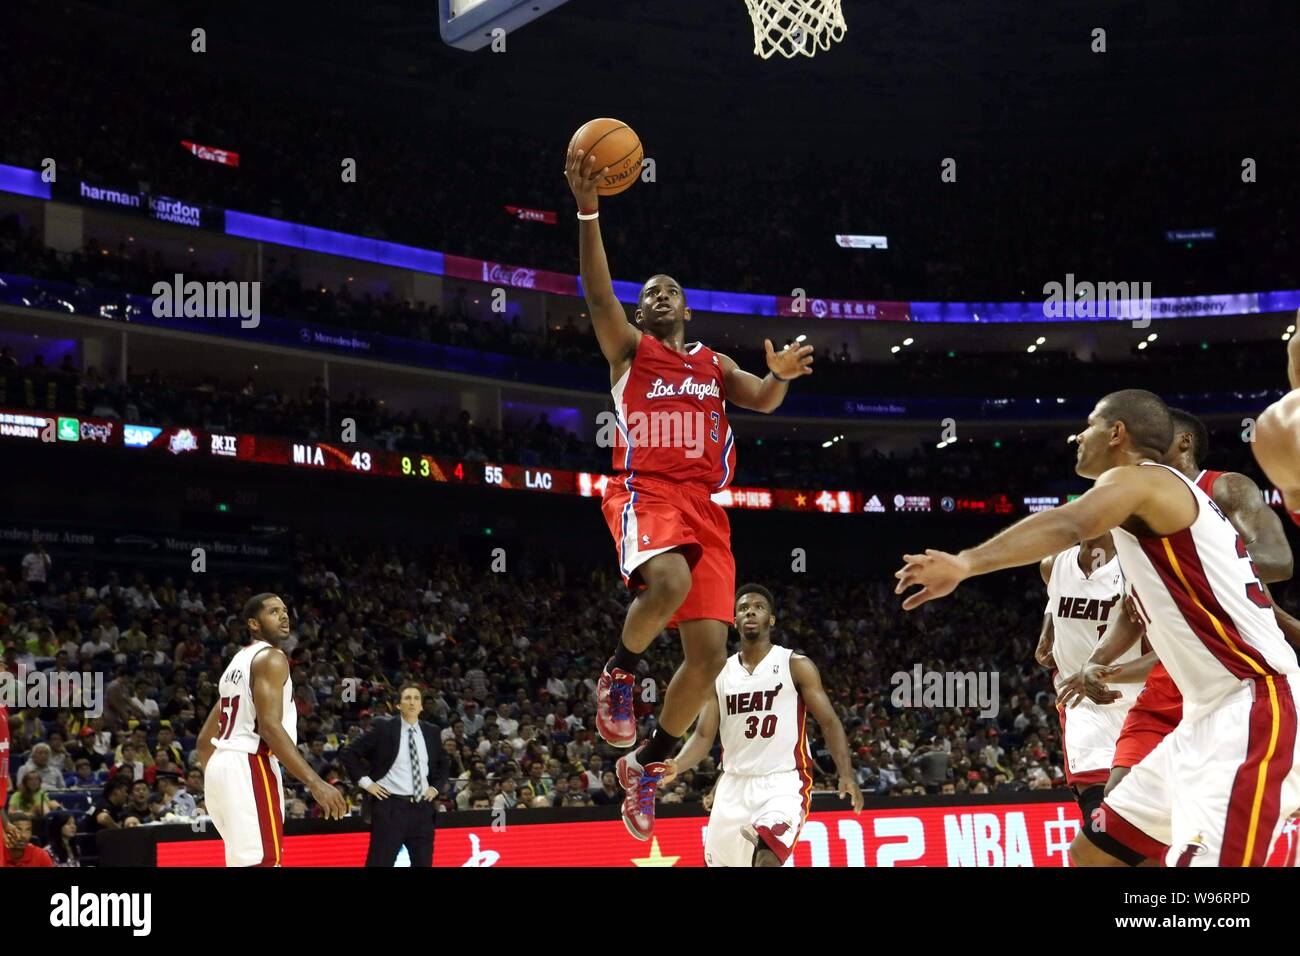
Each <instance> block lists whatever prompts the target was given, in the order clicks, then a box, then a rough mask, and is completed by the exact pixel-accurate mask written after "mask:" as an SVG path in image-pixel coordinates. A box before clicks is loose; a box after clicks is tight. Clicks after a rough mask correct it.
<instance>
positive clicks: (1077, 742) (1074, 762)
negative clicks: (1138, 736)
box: [1057, 699, 1133, 788]
mask: <svg viewBox="0 0 1300 956" xmlns="http://www.w3.org/2000/svg"><path fill="white" fill-rule="evenodd" d="M1132 706H1133V701H1132V700H1131V699H1130V700H1128V701H1116V702H1115V703H1113V704H1106V705H1104V706H1102V705H1098V704H1094V703H1093V702H1092V701H1090V700H1084V701H1082V702H1081V703H1080V704H1079V705H1078V706H1077V707H1058V708H1057V712H1058V713H1059V714H1060V715H1061V732H1062V736H1063V738H1064V739H1063V740H1062V742H1061V746H1062V749H1063V750H1064V752H1065V782H1066V783H1068V784H1069V785H1070V786H1072V787H1074V786H1077V787H1080V788H1083V787H1090V786H1093V785H1095V784H1104V783H1105V782H1106V781H1107V780H1109V779H1110V768H1111V764H1112V763H1114V760H1115V744H1116V742H1117V741H1118V740H1119V735H1120V731H1121V730H1123V729H1124V718H1125V717H1127V716H1128V712H1129V709H1130V708H1131V707H1132Z"/></svg>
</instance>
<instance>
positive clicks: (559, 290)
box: [443, 255, 578, 296]
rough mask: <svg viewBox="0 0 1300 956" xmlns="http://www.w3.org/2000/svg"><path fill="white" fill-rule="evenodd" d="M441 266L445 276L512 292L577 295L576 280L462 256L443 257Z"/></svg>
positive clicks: (552, 273) (570, 276) (541, 270)
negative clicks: (501, 287) (519, 290)
mask: <svg viewBox="0 0 1300 956" xmlns="http://www.w3.org/2000/svg"><path fill="white" fill-rule="evenodd" d="M443 263H444V271H445V273H446V274H447V275H449V276H454V277H455V278H457V279H471V280H473V281H474V282H486V283H488V284H489V285H495V286H508V287H510V288H514V289H536V290H537V291H538V292H554V293H556V294H557V295H572V296H576V295H578V277H577V276H572V275H564V274H563V273H560V272H547V271H546V270H545V269H529V268H527V267H525V266H512V265H506V264H505V263H502V262H488V261H486V260H483V259H469V258H466V257H465V256H453V255H447V256H444V257H443Z"/></svg>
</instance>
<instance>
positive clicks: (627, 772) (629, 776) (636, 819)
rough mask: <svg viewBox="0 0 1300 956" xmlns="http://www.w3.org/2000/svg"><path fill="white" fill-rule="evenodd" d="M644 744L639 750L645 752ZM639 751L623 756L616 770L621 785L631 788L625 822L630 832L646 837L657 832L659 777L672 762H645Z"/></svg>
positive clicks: (627, 788)
mask: <svg viewBox="0 0 1300 956" xmlns="http://www.w3.org/2000/svg"><path fill="white" fill-rule="evenodd" d="M644 746H645V745H644V744H642V745H641V747H644ZM641 747H638V748H637V750H636V753H640V752H641ZM636 753H630V754H627V755H626V756H624V757H621V758H620V759H619V761H618V763H617V764H616V765H615V767H614V772H615V774H616V775H617V776H618V783H619V786H621V787H622V788H623V789H624V790H625V791H627V793H626V795H625V796H624V797H623V825H624V826H625V827H627V832H628V833H630V834H632V836H634V837H636V838H637V839H638V840H643V841H644V840H648V839H650V836H651V834H653V833H654V829H655V794H657V793H658V791H659V781H660V780H662V779H663V778H664V774H666V773H667V772H668V764H666V763H664V762H662V761H654V762H653V763H648V764H645V765H644V766H643V765H642V764H641V762H640V761H638V760H637V759H636Z"/></svg>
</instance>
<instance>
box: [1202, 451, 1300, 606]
mask: <svg viewBox="0 0 1300 956" xmlns="http://www.w3.org/2000/svg"><path fill="white" fill-rule="evenodd" d="M1214 492H1215V494H1214V503H1215V504H1216V505H1218V506H1219V508H1220V509H1221V510H1222V511H1223V513H1224V514H1225V515H1227V518H1228V520H1229V521H1231V522H1232V526H1233V527H1234V528H1236V529H1237V533H1238V534H1240V535H1241V540H1242V541H1243V542H1244V543H1245V545H1246V550H1247V551H1248V552H1249V553H1250V559H1251V560H1252V561H1254V562H1255V569H1256V570H1257V571H1259V579H1260V580H1261V581H1263V582H1264V583H1265V584H1272V583H1273V582H1274V581H1286V580H1289V579H1290V577H1291V573H1292V571H1293V570H1294V567H1295V559H1294V558H1293V556H1292V554H1291V544H1290V543H1289V542H1288V541H1287V539H1286V531H1285V530H1283V528H1282V519H1281V518H1279V517H1278V516H1277V513H1276V512H1275V511H1274V510H1273V509H1272V508H1270V507H1269V506H1268V505H1266V504H1265V503H1264V495H1263V494H1262V493H1261V492H1260V490H1259V486H1258V485H1257V484H1255V482H1253V481H1251V480H1250V479H1249V478H1247V477H1246V476H1245V475H1242V474H1238V473H1237V472H1235V471H1230V472H1228V473H1227V474H1226V475H1220V476H1219V480H1218V481H1216V482H1215V483H1214Z"/></svg>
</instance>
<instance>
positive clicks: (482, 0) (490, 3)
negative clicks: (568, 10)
mask: <svg viewBox="0 0 1300 956" xmlns="http://www.w3.org/2000/svg"><path fill="white" fill-rule="evenodd" d="M567 2H568V0H438V16H439V23H438V26H439V29H440V30H441V31H442V42H444V43H446V44H447V45H448V46H454V47H457V48H458V49H461V50H478V49H482V48H483V47H485V46H487V45H488V44H489V43H491V42H492V32H493V31H494V30H497V29H501V30H504V31H505V32H506V33H507V34H508V33H511V32H513V31H515V30H518V29H519V28H520V27H522V26H523V25H524V24H526V23H530V22H532V21H533V20H536V19H537V18H538V17H540V16H543V15H544V14H547V13H550V12H551V11H552V10H554V9H555V8H556V7H559V6H562V5H563V4H565V3H567Z"/></svg>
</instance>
